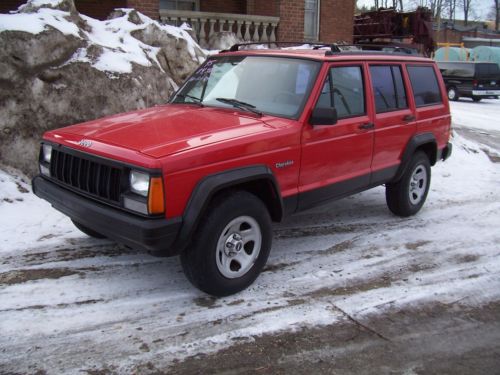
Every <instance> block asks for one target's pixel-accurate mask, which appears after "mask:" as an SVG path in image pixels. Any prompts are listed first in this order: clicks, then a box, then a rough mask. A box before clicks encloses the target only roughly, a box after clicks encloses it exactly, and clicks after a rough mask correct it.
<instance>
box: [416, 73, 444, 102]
mask: <svg viewBox="0 0 500 375" xmlns="http://www.w3.org/2000/svg"><path fill="white" fill-rule="evenodd" d="M408 75H409V76H410V81H411V87H412V90H413V95H414V97H415V104H416V106H417V107H423V106H426V105H432V104H438V103H441V102H442V99H441V92H440V91H439V85H438V81H437V77H436V74H435V73H434V68H433V67H432V66H409V67H408Z"/></svg>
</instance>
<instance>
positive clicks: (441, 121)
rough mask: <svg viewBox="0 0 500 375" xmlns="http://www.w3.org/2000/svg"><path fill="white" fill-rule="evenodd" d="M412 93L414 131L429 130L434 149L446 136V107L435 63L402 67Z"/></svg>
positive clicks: (448, 109) (447, 127) (442, 142)
mask: <svg viewBox="0 0 500 375" xmlns="http://www.w3.org/2000/svg"><path fill="white" fill-rule="evenodd" d="M406 71H407V73H408V78H409V82H410V84H411V85H410V86H411V92H412V93H413V95H412V97H413V101H414V106H415V116H416V120H417V133H418V134H423V133H432V134H433V135H434V137H435V139H436V141H437V146H438V149H442V148H443V147H445V146H446V144H447V142H448V139H449V136H450V123H451V116H450V108H449V104H448V101H447V100H446V98H445V95H446V94H445V88H444V84H443V82H442V79H440V78H438V77H439V76H440V73H439V70H438V69H437V66H436V65H435V64H433V63H409V64H407V66H406Z"/></svg>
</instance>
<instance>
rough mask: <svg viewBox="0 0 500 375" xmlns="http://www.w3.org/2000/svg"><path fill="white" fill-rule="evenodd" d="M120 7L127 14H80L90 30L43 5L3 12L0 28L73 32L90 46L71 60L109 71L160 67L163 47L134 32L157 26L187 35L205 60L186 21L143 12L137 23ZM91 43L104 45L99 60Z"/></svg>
mask: <svg viewBox="0 0 500 375" xmlns="http://www.w3.org/2000/svg"><path fill="white" fill-rule="evenodd" d="M58 3H59V1H58V0H30V2H29V4H31V5H37V6H41V5H44V4H45V5H49V6H55V5H57V4H58ZM22 8H23V7H21V8H20V9H22ZM118 10H119V11H123V13H124V15H123V16H121V17H117V18H113V19H111V20H106V21H99V20H96V19H93V18H91V17H87V16H85V15H80V17H81V18H82V19H83V20H84V21H85V22H86V23H87V25H88V26H89V27H90V31H87V30H86V29H83V28H82V29H79V28H78V26H77V25H76V24H75V23H73V22H72V21H71V20H70V18H69V17H70V14H69V12H64V11H61V10H58V9H51V8H40V9H38V10H37V11H36V13H21V12H18V13H13V14H0V32H3V31H9V30H11V31H24V32H27V33H31V34H39V33H41V32H43V31H44V30H47V28H48V27H53V28H55V29H56V30H59V31H60V32H61V33H63V34H66V35H72V36H74V37H76V38H79V39H83V40H85V41H86V42H87V45H86V47H85V48H82V49H80V50H78V51H77V52H76V53H75V54H74V55H73V57H72V58H71V59H70V62H86V63H91V64H92V66H93V67H94V68H96V69H99V70H101V71H104V72H109V73H130V72H132V63H135V64H139V65H143V66H151V65H152V62H154V63H155V64H156V66H158V67H160V65H159V64H158V61H157V58H156V55H157V53H158V51H159V50H160V48H158V47H152V46H150V45H147V44H145V43H143V42H141V41H140V40H138V39H136V38H134V37H133V36H132V33H133V32H134V31H139V30H144V29H146V28H147V27H149V26H156V27H157V28H159V29H160V30H162V31H164V32H166V33H168V34H170V35H172V36H173V37H175V38H177V39H185V40H186V42H187V49H188V51H189V54H190V55H191V56H192V59H193V60H194V61H196V62H198V63H202V62H203V57H201V56H199V57H197V54H196V50H197V49H198V50H199V51H201V49H200V47H199V46H198V45H197V43H196V42H195V41H194V40H193V38H192V37H191V35H189V33H188V32H187V31H188V30H189V29H188V28H187V26H186V25H183V26H181V27H175V26H170V25H162V24H160V23H159V22H157V21H154V20H152V19H151V18H149V17H147V16H145V15H143V14H140V13H138V15H139V18H140V20H141V21H142V24H140V25H136V24H134V23H132V22H130V21H129V20H128V18H129V14H130V12H132V9H118ZM91 45H93V46H98V47H101V48H102V49H103V53H102V54H101V55H100V56H99V57H98V58H97V59H96V60H95V61H93V59H91V58H89V57H88V55H87V48H88V47H89V46H91ZM160 69H161V67H160Z"/></svg>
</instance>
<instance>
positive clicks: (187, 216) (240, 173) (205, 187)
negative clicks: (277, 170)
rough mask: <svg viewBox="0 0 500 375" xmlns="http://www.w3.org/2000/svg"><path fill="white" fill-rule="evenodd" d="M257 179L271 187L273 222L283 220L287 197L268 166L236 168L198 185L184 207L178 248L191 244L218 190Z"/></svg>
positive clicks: (269, 201)
mask: <svg viewBox="0 0 500 375" xmlns="http://www.w3.org/2000/svg"><path fill="white" fill-rule="evenodd" d="M255 182H257V183H258V182H264V183H267V184H268V186H269V188H271V190H272V195H271V196H269V198H270V199H269V200H267V202H264V203H265V204H266V205H267V206H268V207H269V208H270V213H271V217H272V219H273V221H281V219H282V218H283V214H284V205H283V199H282V197H281V193H280V189H279V187H278V182H277V181H276V178H275V177H274V174H273V172H272V170H271V169H270V168H269V167H267V166H266V165H255V166H249V167H244V168H238V169H232V170H229V171H224V172H221V173H216V174H213V175H210V176H207V177H204V178H203V179H202V180H201V181H200V182H199V183H198V184H197V185H196V187H195V188H194V190H193V192H192V193H191V197H190V199H189V202H188V204H187V206H186V208H185V210H184V215H183V220H182V228H181V230H180V233H179V236H178V237H177V240H176V241H175V244H174V247H176V248H177V249H178V250H183V249H184V248H185V247H186V246H187V244H188V242H189V239H190V238H191V235H192V234H193V232H194V230H195V229H196V226H197V225H198V222H199V220H200V219H201V217H202V216H203V214H204V213H205V210H206V209H207V207H208V204H209V202H210V200H211V199H212V198H213V196H214V195H215V194H216V193H217V192H219V191H221V190H224V189H227V188H232V187H234V188H237V187H238V186H239V185H248V184H251V183H255Z"/></svg>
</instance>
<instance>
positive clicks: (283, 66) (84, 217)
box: [33, 46, 451, 296]
mask: <svg viewBox="0 0 500 375" xmlns="http://www.w3.org/2000/svg"><path fill="white" fill-rule="evenodd" d="M335 51H337V52H335ZM450 123H451V117H450V110H449V105H448V102H447V97H446V90H445V87H444V85H443V81H442V79H441V75H440V73H439V70H438V69H437V67H436V65H435V63H434V62H433V61H431V60H429V59H426V58H421V57H415V56H409V55H401V54H394V53H393V54H386V53H376V52H363V51H358V52H356V51H350V52H338V50H334V49H333V48H332V50H327V51H325V50H323V49H311V50H303V49H302V50H280V49H275V50H238V46H234V47H233V48H231V50H230V51H225V52H222V53H220V54H218V55H216V56H213V57H210V58H209V59H208V60H207V61H206V62H205V63H204V64H203V65H202V66H201V67H200V68H199V69H198V70H197V71H196V72H195V73H194V74H193V75H192V76H191V77H190V78H189V79H188V80H187V81H186V82H185V84H184V85H183V86H182V87H181V88H180V89H179V90H178V92H177V93H176V94H175V95H174V96H173V97H172V99H171V100H170V102H169V103H168V104H167V105H163V106H158V107H154V108H150V109H145V110H139V111H134V112H130V113H126V114H120V115H115V116H111V117H107V118H104V119H100V120H96V121H90V122H86V123H83V124H80V125H74V126H69V127H66V128H62V129H58V130H54V131H49V132H47V133H46V134H45V135H44V137H43V141H42V146H41V150H40V175H39V176H37V177H35V179H34V180H33V191H34V192H35V194H36V195H38V196H39V197H41V198H44V199H46V200H47V201H49V202H50V203H51V204H52V205H53V206H54V207H55V208H56V209H57V210H59V211H61V212H63V213H64V214H66V215H68V216H69V217H70V218H71V219H72V220H73V222H74V223H75V225H76V226H77V227H78V228H79V229H80V230H82V231H83V232H84V233H86V234H88V235H90V236H94V237H109V238H111V239H114V240H116V241H118V242H122V243H125V244H127V245H129V246H133V247H136V248H142V249H146V250H148V251H150V252H152V253H154V254H159V255H176V254H180V256H181V262H182V266H183V269H184V272H185V274H186V276H187V278H188V279H189V280H190V281H191V282H192V283H193V284H194V285H195V286H196V287H198V288H199V289H201V290H203V291H205V292H207V293H210V294H213V295H216V296H223V295H229V294H232V293H236V292H238V291H241V290H242V289H244V288H246V287H247V286H249V285H250V284H251V283H252V282H253V281H254V280H255V279H256V278H257V276H258V275H259V273H260V271H261V270H262V268H263V267H264V265H265V263H266V260H267V258H268V255H269V251H270V249H271V241H272V226H271V222H272V221H275V222H278V221H281V220H282V219H283V218H284V217H285V216H287V215H290V214H292V213H294V212H297V211H299V210H304V209H307V208H309V207H312V206H314V205H317V204H321V203H324V202H326V201H329V200H332V199H337V198H341V197H345V196H347V195H350V194H354V193H357V192H360V191H362V190H366V189H370V188H372V187H374V186H378V185H381V184H385V186H386V199H387V205H388V206H389V209H390V210H391V211H392V212H393V213H394V214H396V215H400V216H409V215H413V214H415V213H416V212H418V211H419V210H420V208H421V207H422V205H423V204H424V201H425V199H426V196H427V193H428V191H429V184H430V178H431V171H430V166H431V165H434V164H435V163H436V162H437V161H438V160H440V159H443V160H444V159H446V158H447V157H448V156H449V155H450V154H451V144H450V143H448V141H449V137H450Z"/></svg>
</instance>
